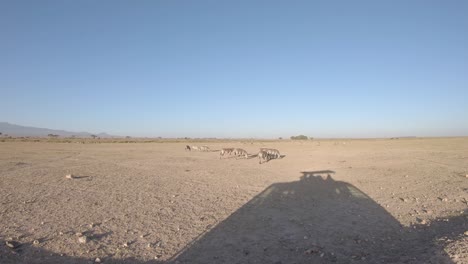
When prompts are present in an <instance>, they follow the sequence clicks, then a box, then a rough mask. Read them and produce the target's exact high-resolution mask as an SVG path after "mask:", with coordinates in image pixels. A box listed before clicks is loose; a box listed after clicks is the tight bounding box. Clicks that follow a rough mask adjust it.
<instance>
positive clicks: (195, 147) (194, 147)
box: [192, 146, 200, 151]
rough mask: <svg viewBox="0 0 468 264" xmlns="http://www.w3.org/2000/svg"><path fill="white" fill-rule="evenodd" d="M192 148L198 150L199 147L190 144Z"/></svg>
mask: <svg viewBox="0 0 468 264" xmlns="http://www.w3.org/2000/svg"><path fill="white" fill-rule="evenodd" d="M192 149H193V150H198V151H200V148H199V147H197V146H192Z"/></svg>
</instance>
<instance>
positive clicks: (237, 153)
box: [234, 148, 249, 158]
mask: <svg viewBox="0 0 468 264" xmlns="http://www.w3.org/2000/svg"><path fill="white" fill-rule="evenodd" d="M234 156H236V157H239V156H243V157H245V158H248V157H249V154H248V153H247V151H245V150H243V149H241V148H236V149H234Z"/></svg>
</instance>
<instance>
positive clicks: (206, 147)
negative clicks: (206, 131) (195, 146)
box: [200, 146, 210, 151]
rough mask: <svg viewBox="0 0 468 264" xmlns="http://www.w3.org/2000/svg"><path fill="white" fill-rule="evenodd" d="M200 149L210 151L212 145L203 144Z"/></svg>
mask: <svg viewBox="0 0 468 264" xmlns="http://www.w3.org/2000/svg"><path fill="white" fill-rule="evenodd" d="M200 151H210V147H208V146H201V147H200Z"/></svg>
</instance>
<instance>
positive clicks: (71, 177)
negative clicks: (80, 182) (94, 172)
mask: <svg viewBox="0 0 468 264" xmlns="http://www.w3.org/2000/svg"><path fill="white" fill-rule="evenodd" d="M65 178H67V179H74V178H75V176H73V175H72V174H67V175H65Z"/></svg>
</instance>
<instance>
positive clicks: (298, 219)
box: [0, 170, 468, 264]
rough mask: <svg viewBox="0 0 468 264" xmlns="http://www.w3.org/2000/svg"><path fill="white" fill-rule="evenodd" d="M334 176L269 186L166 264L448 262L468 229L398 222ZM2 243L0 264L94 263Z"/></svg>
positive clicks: (457, 224) (315, 174)
mask: <svg viewBox="0 0 468 264" xmlns="http://www.w3.org/2000/svg"><path fill="white" fill-rule="evenodd" d="M334 173H335V172H334V171H332V170H322V171H304V172H302V176H301V177H300V179H299V180H298V181H294V182H285V183H275V184H272V185H271V186H269V187H268V188H266V189H265V190H264V191H263V192H261V193H260V194H258V195H257V196H255V197H254V198H253V199H252V200H250V201H249V202H248V203H247V204H245V205H244V206H242V207H241V208H239V209H238V210H237V211H236V212H234V213H233V214H232V215H230V216H229V217H228V218H227V219H225V220H224V221H222V222H221V223H219V224H218V225H217V226H215V227H214V228H212V229H211V230H208V231H207V232H205V233H203V234H201V235H199V237H198V238H197V239H195V240H193V241H192V242H191V243H189V244H188V245H187V246H186V247H184V248H183V249H182V250H181V251H180V252H179V253H178V254H176V255H174V256H173V257H172V258H171V259H170V260H168V261H165V262H164V263H283V264H285V263H354V262H356V263H453V262H452V261H451V259H450V258H449V256H448V255H447V254H446V253H444V250H443V249H444V247H445V246H446V244H445V243H447V242H445V241H450V240H452V241H453V240H457V239H461V238H462V236H463V232H464V231H466V230H467V227H468V224H467V221H466V213H467V212H466V211H465V214H463V215H461V216H457V217H452V218H450V219H449V221H448V222H446V221H433V222H431V223H430V225H420V224H416V225H412V226H409V227H403V226H401V225H400V223H399V222H398V221H397V220H396V219H395V218H394V217H393V216H392V215H391V214H389V213H388V212H387V211H386V210H385V209H384V208H383V207H381V206H380V205H378V204H377V203H376V202H375V201H373V200H372V199H371V198H370V197H369V196H367V195H366V194H365V193H363V192H362V191H360V190H359V189H358V188H356V187H355V186H353V185H351V184H349V183H346V182H343V181H336V180H334V179H333V178H332V177H331V175H332V174H334ZM0 238H1V237H0ZM439 238H445V239H443V240H439ZM2 239H3V238H2ZM0 242H2V247H1V249H0V253H1V254H0V262H1V263H92V262H93V260H92V259H89V258H82V257H69V256H60V255H59V254H57V253H52V252H48V251H46V250H43V249H41V248H40V247H35V246H34V245H30V244H25V245H22V246H21V247H20V248H19V251H18V252H15V254H12V252H9V250H8V249H6V247H5V246H4V245H5V243H4V241H0ZM10 251H12V250H10ZM102 260H103V261H104V263H163V262H162V261H157V260H154V261H148V262H144V261H140V260H137V259H134V258H124V259H113V258H112V257H109V258H107V259H102Z"/></svg>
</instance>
